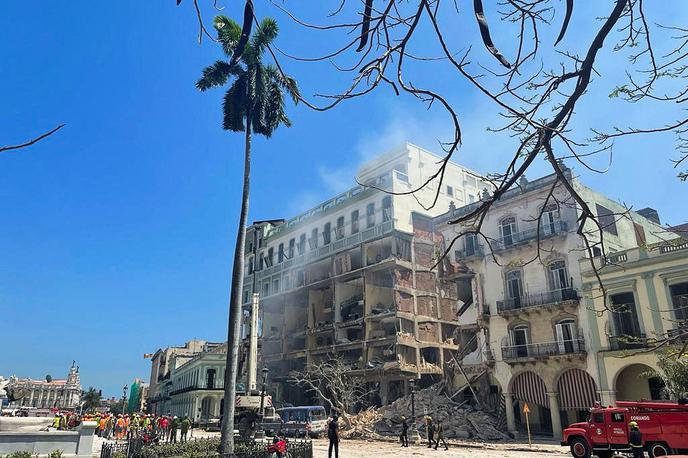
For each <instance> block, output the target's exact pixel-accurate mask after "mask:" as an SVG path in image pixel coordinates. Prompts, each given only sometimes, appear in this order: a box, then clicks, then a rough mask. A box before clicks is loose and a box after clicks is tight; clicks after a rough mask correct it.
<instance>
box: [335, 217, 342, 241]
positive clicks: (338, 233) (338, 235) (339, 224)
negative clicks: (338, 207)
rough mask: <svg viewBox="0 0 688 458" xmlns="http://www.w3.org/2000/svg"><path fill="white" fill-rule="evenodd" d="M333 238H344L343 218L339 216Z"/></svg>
mask: <svg viewBox="0 0 688 458" xmlns="http://www.w3.org/2000/svg"><path fill="white" fill-rule="evenodd" d="M334 236H335V238H336V239H337V240H341V239H343V238H344V217H343V216H340V217H339V218H337V229H336V230H335V233H334Z"/></svg>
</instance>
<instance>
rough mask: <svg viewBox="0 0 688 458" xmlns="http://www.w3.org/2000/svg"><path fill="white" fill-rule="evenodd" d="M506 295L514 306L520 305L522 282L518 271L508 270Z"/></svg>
mask: <svg viewBox="0 0 688 458" xmlns="http://www.w3.org/2000/svg"><path fill="white" fill-rule="evenodd" d="M506 294H507V297H508V298H509V299H511V300H512V301H513V302H514V306H516V307H519V306H520V305H521V296H523V282H522V278H521V271H520V270H510V271H509V272H507V273H506Z"/></svg>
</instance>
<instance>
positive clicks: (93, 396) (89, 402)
mask: <svg viewBox="0 0 688 458" xmlns="http://www.w3.org/2000/svg"><path fill="white" fill-rule="evenodd" d="M81 402H82V403H83V405H84V406H83V409H84V410H86V411H88V410H93V409H95V408H96V407H100V390H96V389H95V388H93V387H92V386H91V387H89V388H88V391H84V392H83V393H82V394H81Z"/></svg>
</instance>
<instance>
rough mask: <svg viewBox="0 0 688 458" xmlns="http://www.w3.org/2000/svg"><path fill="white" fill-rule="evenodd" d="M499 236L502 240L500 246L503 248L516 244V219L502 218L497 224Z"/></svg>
mask: <svg viewBox="0 0 688 458" xmlns="http://www.w3.org/2000/svg"><path fill="white" fill-rule="evenodd" d="M499 236H500V238H501V239H502V244H503V245H504V246H505V247H508V246H511V245H513V244H514V243H516V218H514V217H513V216H512V217H510V218H504V219H503V220H502V222H501V223H499Z"/></svg>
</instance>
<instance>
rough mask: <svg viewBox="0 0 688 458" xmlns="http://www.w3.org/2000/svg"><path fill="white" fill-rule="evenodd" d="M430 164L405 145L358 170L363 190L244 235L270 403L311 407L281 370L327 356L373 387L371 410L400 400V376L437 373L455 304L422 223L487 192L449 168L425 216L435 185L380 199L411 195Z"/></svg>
mask: <svg viewBox="0 0 688 458" xmlns="http://www.w3.org/2000/svg"><path fill="white" fill-rule="evenodd" d="M439 161H440V158H439V157H438V156H435V155H433V154H432V153H429V152H427V151H425V150H423V149H421V148H418V147H416V146H414V145H410V144H406V145H404V146H403V147H402V148H401V149H399V150H397V151H393V152H391V153H389V154H386V155H383V156H380V157H378V158H375V159H374V160H372V161H370V162H368V163H366V164H364V165H363V166H362V167H361V168H360V170H359V173H358V176H357V181H358V182H360V183H364V184H366V185H368V186H356V187H354V188H352V189H350V190H348V191H347V192H345V193H342V194H340V195H338V196H336V197H334V198H332V199H330V200H328V201H326V202H323V203H322V204H320V205H318V206H317V207H315V208H312V209H310V210H308V211H306V212H304V213H302V214H300V215H298V216H296V217H294V218H291V219H289V220H286V221H282V220H274V221H264V222H258V223H255V224H254V225H253V226H251V227H250V228H249V234H248V236H247V246H246V260H245V268H246V270H245V278H244V291H243V302H244V304H245V306H246V307H247V309H248V306H249V303H250V301H251V297H252V293H254V292H255V293H259V295H260V310H261V326H260V328H261V329H260V332H261V339H260V358H261V364H262V365H264V366H266V367H268V369H269V370H270V381H271V386H272V388H273V390H274V391H275V395H276V398H277V399H282V400H285V401H288V402H292V403H299V402H306V401H309V399H308V398H307V397H306V395H305V394H304V393H303V390H301V389H298V388H295V387H293V386H291V385H290V384H289V383H288V374H289V372H290V371H292V370H304V369H307V368H308V367H309V365H311V364H315V363H318V362H320V361H323V360H327V359H328V358H332V357H333V355H336V356H337V358H339V359H340V360H343V361H345V362H346V364H347V365H348V367H350V370H351V374H355V375H360V376H361V377H364V378H365V379H366V380H367V381H368V382H369V383H371V384H373V386H374V387H375V388H376V391H377V392H379V399H377V402H378V403H381V404H386V403H388V402H391V401H393V400H394V399H396V398H398V397H399V396H401V395H403V394H405V393H406V392H407V381H408V380H409V379H410V378H416V379H419V380H420V382H421V385H422V384H430V383H432V382H433V381H435V380H437V379H438V378H439V377H441V375H442V373H443V370H444V367H445V364H446V363H447V362H448V361H451V359H452V358H453V356H452V352H455V351H456V350H457V349H458V345H459V342H457V340H456V336H457V329H458V326H459V323H458V322H457V312H458V308H459V307H460V306H465V303H463V302H461V301H459V300H458V299H459V298H458V296H457V294H459V293H461V294H463V293H464V292H463V291H458V290H457V288H456V285H455V284H454V283H453V282H448V281H446V280H445V279H443V278H440V277H439V276H438V274H437V271H436V269H433V267H434V263H435V258H436V256H435V255H436V248H437V240H435V233H434V232H433V231H432V230H428V229H429V226H428V223H429V222H430V221H431V220H430V219H429V218H431V217H433V216H437V215H438V214H439V213H441V212H442V211H443V210H444V209H446V208H448V206H449V203H450V202H455V203H456V204H459V205H464V204H469V203H471V202H476V201H478V200H479V196H480V193H481V190H482V189H484V188H486V187H488V186H489V185H488V184H487V183H486V182H484V181H483V180H482V178H481V177H480V176H479V175H478V174H476V173H475V172H472V171H470V170H468V169H466V168H464V167H461V166H458V165H456V164H453V163H449V164H448V166H447V170H446V172H445V179H444V182H443V185H442V186H443V187H442V189H441V190H440V193H439V200H438V203H437V205H436V206H435V207H434V208H436V209H437V210H434V213H433V210H431V211H426V210H424V209H423V206H422V205H421V203H424V204H425V205H426V206H428V205H429V204H430V203H431V202H432V199H433V198H434V197H435V194H436V191H437V189H436V188H433V187H427V188H426V189H424V190H423V191H421V192H419V193H417V194H416V196H415V197H414V196H411V195H391V194H389V193H388V192H386V191H393V192H396V193H399V192H404V191H409V190H411V189H415V188H417V187H419V186H420V185H421V184H423V183H424V182H425V181H426V180H427V179H428V178H430V177H431V175H432V174H433V173H434V172H435V171H436V170H437V168H438V167H439ZM416 199H418V200H416ZM440 209H442V210H440ZM417 214H422V217H419V216H417ZM459 304H462V305H459Z"/></svg>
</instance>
